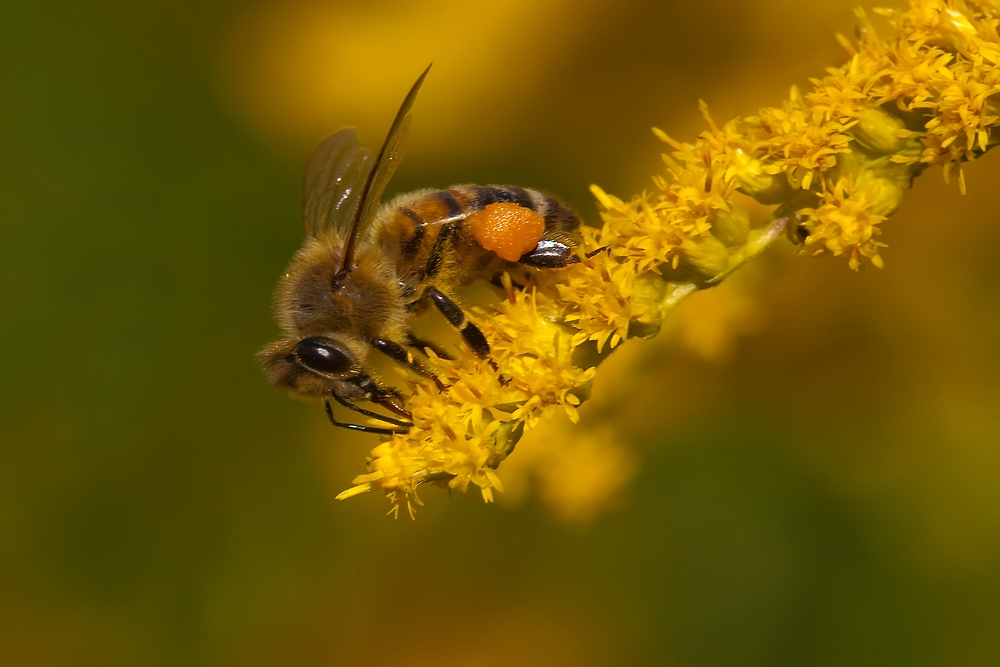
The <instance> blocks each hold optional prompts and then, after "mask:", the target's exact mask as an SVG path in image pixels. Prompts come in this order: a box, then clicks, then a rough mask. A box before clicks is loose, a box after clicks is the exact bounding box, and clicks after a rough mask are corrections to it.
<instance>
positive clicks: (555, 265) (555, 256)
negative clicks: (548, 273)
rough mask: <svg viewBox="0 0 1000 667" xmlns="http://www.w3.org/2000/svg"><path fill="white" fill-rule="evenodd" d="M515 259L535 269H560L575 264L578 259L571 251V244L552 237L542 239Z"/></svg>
mask: <svg viewBox="0 0 1000 667" xmlns="http://www.w3.org/2000/svg"><path fill="white" fill-rule="evenodd" d="M517 261H518V263H520V264H524V265H525V266H531V267H534V268H536V269H561V268H563V267H564V266H569V265H570V264H576V263H577V262H579V261H580V259H579V258H578V257H577V256H576V253H575V252H574V251H573V246H571V245H569V244H567V243H563V242H562V241H556V240H554V239H542V240H541V241H539V242H538V245H536V246H535V247H534V248H532V249H531V250H529V251H528V252H526V253H524V254H523V255H521V259H519V260H517Z"/></svg>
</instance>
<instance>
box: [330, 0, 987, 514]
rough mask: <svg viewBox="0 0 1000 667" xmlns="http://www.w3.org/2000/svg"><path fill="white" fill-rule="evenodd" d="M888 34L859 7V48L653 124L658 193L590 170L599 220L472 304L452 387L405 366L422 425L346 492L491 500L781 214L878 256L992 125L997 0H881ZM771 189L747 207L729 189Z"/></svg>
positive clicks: (812, 241) (396, 500) (822, 243)
mask: <svg viewBox="0 0 1000 667" xmlns="http://www.w3.org/2000/svg"><path fill="white" fill-rule="evenodd" d="M879 13H880V14H882V15H884V16H885V17H887V18H888V20H889V23H890V25H891V26H892V34H891V35H890V36H889V37H888V38H881V37H879V35H878V34H877V33H876V31H875V29H874V27H873V26H872V24H871V23H870V21H869V20H868V18H867V17H866V16H865V15H864V14H861V13H859V19H860V21H861V30H860V32H859V35H860V36H859V39H858V41H857V43H849V42H848V41H847V40H846V39H844V38H841V42H842V43H843V44H844V46H845V47H846V48H847V50H848V53H849V55H850V60H849V62H848V63H847V64H845V65H843V66H842V67H839V68H834V69H830V70H829V71H828V74H827V76H825V77H823V78H821V79H815V80H813V81H812V90H811V91H810V92H808V93H807V94H805V95H803V94H801V93H800V92H799V91H798V90H797V89H794V88H793V89H792V91H791V95H790V97H789V99H788V100H787V101H786V102H785V103H784V104H783V105H782V106H781V107H776V108H766V109H761V110H760V111H759V112H758V113H757V115H755V116H750V117H746V118H740V119H734V120H732V121H729V122H728V123H725V124H724V125H723V126H721V127H720V126H718V125H717V124H716V123H715V122H714V121H713V119H712V118H711V116H710V115H709V113H708V110H707V108H706V107H705V105H704V104H702V113H703V115H704V116H705V119H706V121H707V123H708V129H707V130H706V131H705V132H703V133H702V134H701V135H700V136H699V137H698V139H697V140H696V141H695V142H694V143H691V144H688V143H681V142H678V141H675V140H673V139H671V138H670V137H669V136H667V135H666V134H664V133H663V132H661V131H659V130H656V131H655V132H656V134H657V135H658V136H659V137H660V139H661V140H663V141H664V142H665V143H666V144H667V145H668V146H669V147H670V148H671V149H672V150H671V153H670V155H665V156H664V161H665V163H666V173H665V174H664V175H662V176H658V177H655V178H654V185H655V190H654V192H653V193H646V192H644V193H642V194H641V195H638V196H636V197H634V198H633V199H631V200H629V201H624V200H622V199H619V198H617V197H614V196H612V195H610V194H607V193H605V192H604V191H603V190H601V189H600V188H598V187H597V186H593V187H592V191H593V193H594V196H595V197H596V198H597V201H598V202H599V204H600V205H601V207H602V208H603V209H604V210H603V213H602V214H601V217H602V219H603V223H604V224H603V226H602V227H601V228H599V229H597V228H587V229H586V230H585V231H584V243H583V244H582V245H581V248H580V255H579V257H580V262H579V263H578V264H574V265H572V266H570V267H569V268H567V269H562V270H558V271H550V272H540V273H537V274H533V275H526V276H519V277H518V281H519V282H518V284H517V285H515V283H514V281H513V280H512V279H511V277H510V276H508V275H505V276H504V277H503V280H504V286H505V288H506V292H507V295H506V299H504V300H503V301H501V302H500V303H499V304H497V305H496V306H494V307H491V308H489V309H485V310H480V311H478V312H476V313H475V315H474V317H473V319H474V321H475V322H476V324H477V325H478V326H479V328H480V329H481V330H482V331H483V333H484V334H485V335H486V337H487V340H488V341H489V343H490V346H491V350H492V352H491V359H489V360H487V361H480V360H478V359H476V358H475V357H474V355H472V354H471V352H466V353H465V354H464V355H463V356H462V358H461V359H459V360H457V361H446V360H443V359H438V358H432V359H431V362H430V364H429V366H430V367H431V368H433V370H434V371H435V372H436V373H437V374H438V375H439V377H440V378H441V380H443V381H444V382H445V383H446V384H447V385H448V388H447V389H446V390H444V391H439V390H438V389H437V388H436V387H435V386H434V385H433V384H432V383H431V382H429V381H427V380H426V379H423V378H415V377H407V378H406V380H405V384H406V387H405V393H406V395H407V400H406V405H407V408H408V409H409V410H410V411H411V412H412V413H413V422H414V425H413V427H412V428H410V429H409V430H408V432H406V433H397V434H395V435H393V436H390V437H388V438H387V439H386V440H385V442H383V443H381V444H380V445H379V446H378V447H376V448H375V449H374V450H373V451H372V455H371V457H370V458H369V461H368V472H367V473H366V474H363V475H360V476H358V477H357V478H356V479H355V480H354V484H355V486H353V487H352V488H350V489H348V490H347V491H345V492H344V493H342V494H341V495H340V496H338V497H339V498H346V497H349V496H353V495H355V494H357V493H361V492H364V491H369V490H372V489H382V490H383V491H385V492H386V493H387V494H388V496H389V499H390V501H391V502H392V504H393V510H394V511H395V512H397V513H398V510H399V508H400V507H401V506H402V505H403V504H406V506H407V507H408V509H409V511H410V513H411V515H412V512H413V505H414V503H417V504H419V502H420V501H419V498H418V497H417V488H418V486H419V485H420V484H423V483H428V482H434V483H438V484H441V485H446V486H448V487H450V488H452V489H457V490H459V491H463V492H464V491H466V490H467V489H468V487H469V485H470V484H473V485H475V486H477V487H478V488H479V489H480V491H481V493H482V495H483V498H484V499H485V500H486V501H490V500H492V498H493V495H492V494H493V490H494V489H496V490H500V491H502V489H503V487H502V484H501V481H500V478H499V477H498V476H497V473H496V470H497V467H498V466H499V465H500V464H501V463H502V462H503V461H504V459H506V457H507V456H508V455H509V454H510V453H511V452H512V451H513V449H514V446H515V444H516V443H517V441H518V440H519V439H520V437H521V436H522V434H523V433H524V431H525V430H527V429H531V428H532V427H533V426H535V425H536V424H537V423H538V421H539V420H540V419H542V418H543V417H546V416H547V415H552V414H554V413H556V412H559V411H563V412H565V413H566V414H568V416H569V417H570V419H571V420H572V421H574V422H575V421H576V419H577V417H578V415H577V407H578V406H579V405H580V403H581V402H583V401H584V400H586V399H587V398H588V397H589V394H590V385H591V382H592V381H593V378H594V375H595V373H596V367H597V366H598V365H599V364H600V362H601V361H602V360H603V359H604V358H606V357H607V355H608V354H610V353H611V351H612V350H613V349H614V348H615V347H616V346H618V345H619V344H620V343H621V342H622V341H623V340H625V339H627V338H630V337H650V336H653V335H655V334H656V333H657V332H658V331H659V328H660V324H661V322H662V321H663V318H664V317H665V316H666V315H667V314H668V313H669V311H670V310H671V309H672V308H673V307H674V306H675V305H676V304H677V303H679V302H680V301H681V300H682V299H684V298H686V297H687V296H689V295H690V294H692V293H694V292H695V291H697V290H699V289H704V288H706V287H711V286H713V285H715V284H717V283H718V282H719V281H720V280H722V279H723V278H725V277H726V276H727V275H728V274H729V273H730V272H731V271H733V270H734V269H735V268H737V267H739V266H740V265H741V264H743V263H744V262H745V261H747V260H748V259H749V258H751V257H753V256H754V255H756V254H758V253H759V252H761V251H762V250H764V249H765V248H766V247H767V246H768V245H769V244H770V243H771V242H772V241H773V240H774V239H775V238H777V237H778V236H779V235H780V234H781V233H783V232H784V231H786V230H787V232H788V233H789V234H790V236H791V237H792V239H793V240H794V241H796V242H797V243H799V244H800V245H801V247H802V250H803V251H804V252H808V253H811V254H824V253H830V254H833V255H838V256H841V255H842V256H845V257H846V258H847V260H848V262H849V264H850V266H851V268H854V269H858V268H860V267H861V262H862V260H863V259H867V260H868V261H870V262H871V263H872V264H873V265H874V266H876V267H881V266H882V264H883V262H882V258H881V256H880V255H879V251H880V248H882V247H884V244H882V243H880V242H879V241H878V240H877V238H878V236H879V235H880V233H881V230H880V225H881V223H882V222H883V221H885V219H886V218H887V217H888V216H889V215H891V214H892V213H893V212H894V211H895V210H896V209H897V208H898V207H899V204H900V202H901V200H902V194H903V192H904V190H905V189H906V188H907V187H909V185H910V183H911V181H912V180H913V178H914V177H916V176H917V175H919V174H920V172H921V171H922V170H923V169H925V168H926V167H928V166H930V165H936V164H940V165H942V166H943V167H944V174H945V178H946V179H947V178H949V177H951V176H955V175H958V177H959V182H960V185H961V186H962V188H963V190H964V182H963V179H962V167H961V164H962V162H964V161H969V160H972V159H974V158H975V157H977V156H978V155H980V154H981V153H982V152H984V151H986V150H987V149H988V148H990V147H991V146H993V145H994V144H995V143H996V141H997V140H996V137H994V136H993V132H992V130H993V128H994V127H995V125H996V123H997V121H998V112H997V106H996V104H995V102H994V101H993V96H994V95H995V93H997V92H1000V68H998V66H997V65H998V58H1000V37H998V33H997V26H998V23H1000V3H998V2H997V1H996V0H911V3H910V9H909V10H906V11H902V10H883V11H880V12H879ZM740 197H749V198H750V199H753V200H756V202H758V203H759V204H763V205H767V206H772V207H773V209H772V212H771V213H770V217H769V219H767V220H763V221H760V222H759V223H758V224H752V223H751V221H750V217H749V215H748V214H747V212H746V211H745V210H744V208H742V207H741V206H740V205H739V203H738V202H737V200H738V199H739V198H740Z"/></svg>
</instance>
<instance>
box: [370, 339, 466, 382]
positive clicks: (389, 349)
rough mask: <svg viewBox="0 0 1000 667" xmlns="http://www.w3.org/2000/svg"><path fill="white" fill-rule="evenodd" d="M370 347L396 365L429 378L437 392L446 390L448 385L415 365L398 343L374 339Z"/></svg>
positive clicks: (417, 364)
mask: <svg viewBox="0 0 1000 667" xmlns="http://www.w3.org/2000/svg"><path fill="white" fill-rule="evenodd" d="M372 346H373V347H374V348H375V349H376V350H378V351H379V352H381V353H382V354H385V355H386V356H388V357H389V358H390V359H392V360H393V361H395V362H396V363H399V364H402V365H404V366H407V367H409V368H411V369H413V370H414V371H415V372H416V373H418V374H420V375H423V376H424V377H425V378H429V379H430V380H431V381H432V382H433V383H434V384H435V386H437V388H438V391H444V390H445V389H447V388H448V385H446V384H444V383H443V382H441V380H439V379H438V377H437V376H436V375H434V373H432V372H431V371H429V370H427V369H426V368H424V367H423V366H421V365H420V364H419V363H417V362H416V360H414V359H413V357H412V356H410V353H409V352H407V351H406V348H405V347H403V346H402V345H400V344H399V343H397V342H395V341H392V340H388V339H386V338H376V339H374V340H373V341H372Z"/></svg>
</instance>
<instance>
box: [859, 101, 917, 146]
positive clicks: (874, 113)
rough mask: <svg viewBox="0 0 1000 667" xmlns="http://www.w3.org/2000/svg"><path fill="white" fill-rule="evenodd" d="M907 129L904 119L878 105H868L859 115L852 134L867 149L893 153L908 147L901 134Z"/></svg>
mask: <svg viewBox="0 0 1000 667" xmlns="http://www.w3.org/2000/svg"><path fill="white" fill-rule="evenodd" d="M905 129H906V124H905V123H904V122H903V119H901V118H899V117H898V116H895V115H893V114H891V113H889V112H888V111H885V110H883V109H881V108H878V107H868V108H866V109H864V110H863V111H862V112H861V115H860V116H858V122H857V124H856V125H855V126H854V127H852V128H851V129H850V133H851V135H853V136H854V139H855V140H856V141H857V142H858V144H860V146H861V147H862V148H864V149H865V150H867V151H869V152H871V153H875V154H876V155H891V154H893V153H898V152H899V151H901V150H903V149H904V148H906V144H907V141H906V139H905V138H903V137H901V136H899V133H900V131H901V130H905Z"/></svg>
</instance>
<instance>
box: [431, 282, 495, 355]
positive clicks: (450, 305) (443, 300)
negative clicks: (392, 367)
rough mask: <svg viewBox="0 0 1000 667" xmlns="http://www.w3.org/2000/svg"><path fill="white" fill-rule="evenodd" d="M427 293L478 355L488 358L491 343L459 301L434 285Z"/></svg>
mask: <svg viewBox="0 0 1000 667" xmlns="http://www.w3.org/2000/svg"><path fill="white" fill-rule="evenodd" d="M425 294H427V296H429V297H430V298H431V302H432V303H433V304H434V306H435V307H436V308H437V309H438V310H440V311H441V314H442V315H444V317H445V319H446V320H448V323H449V324H451V326H453V327H455V328H456V329H458V331H459V333H461V334H462V338H464V339H465V342H466V343H468V344H469V347H471V348H472V351H473V352H475V354H476V356H477V357H479V358H480V359H486V358H487V357H488V356H490V344H489V343H487V342H486V336H484V335H483V332H482V331H480V330H479V327H477V326H476V325H475V324H473V323H472V322H470V321H469V319H468V318H467V317H466V316H465V313H463V312H462V309H461V308H460V307H459V305H458V304H457V303H455V302H454V301H452V300H451V299H449V298H448V296H447V295H445V294H444V293H442V292H441V290H439V289H438V288H436V287H434V286H433V285H432V286H430V287H428V288H427V290H426V292H425Z"/></svg>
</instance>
